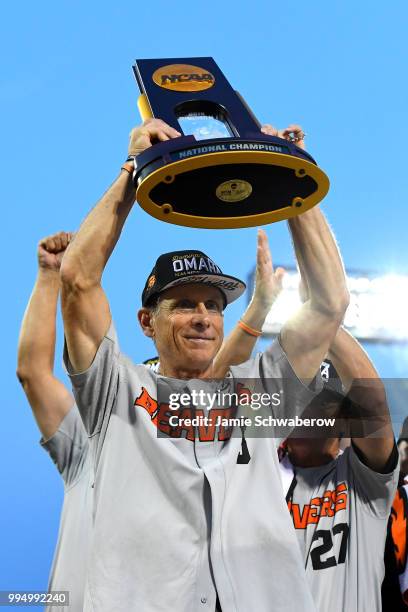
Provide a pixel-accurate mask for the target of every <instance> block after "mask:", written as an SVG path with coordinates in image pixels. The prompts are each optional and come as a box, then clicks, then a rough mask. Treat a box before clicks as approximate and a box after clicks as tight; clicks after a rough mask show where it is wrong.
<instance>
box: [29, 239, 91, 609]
mask: <svg viewBox="0 0 408 612" xmlns="http://www.w3.org/2000/svg"><path fill="white" fill-rule="evenodd" d="M71 239H72V234H71V233H70V232H58V233H57V234H53V235H52V236H47V237H46V238H43V239H42V240H40V242H39V243H38V249H37V258H38V273H37V279H36V282H35V285H34V288H33V291H32V294H31V297H30V301H29V302H28V305H27V308H26V311H25V314H24V318H23V322H22V325H21V331H20V338H19V342H18V364H17V376H18V379H19V381H20V383H21V385H22V387H23V390H24V393H25V394H26V397H27V400H28V402H29V404H30V406H31V409H32V411H33V415H34V418H35V420H36V422H37V425H38V428H39V430H40V432H41V434H42V438H41V441H40V443H41V445H42V447H43V448H44V449H45V450H46V451H47V453H48V454H49V456H50V458H51V459H52V461H53V462H54V464H55V466H56V468H57V470H58V472H59V474H60V475H61V478H62V481H63V484H64V501H63V506H62V512H61V519H60V527H59V533H58V540H57V545H56V549H55V554H54V560H53V563H52V568H51V574H50V578H49V585H48V590H49V591H69V606H55V607H54V606H52V605H50V606H48V607H47V610H48V611H51V610H55V611H59V612H63V611H64V610H70V611H71V612H80V610H82V607H83V594H84V586H85V577H86V560H87V556H88V544H89V539H90V534H91V524H92V523H91V515H92V482H93V473H92V465H91V461H90V450H89V449H90V447H89V443H88V435H87V433H86V431H85V428H84V426H83V424H82V420H81V418H80V415H79V412H78V408H77V406H76V404H75V401H74V398H73V396H72V394H71V392H70V391H69V390H68V389H67V388H66V387H65V385H64V384H63V383H62V382H61V381H60V380H58V378H56V376H55V375H54V353H55V340H56V316H57V303H58V295H59V291H60V278H59V270H60V265H61V260H62V257H63V255H64V252H65V249H66V248H67V246H68V244H69V243H70V241H71Z"/></svg>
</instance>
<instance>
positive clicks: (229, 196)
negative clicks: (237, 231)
mask: <svg viewBox="0 0 408 612" xmlns="http://www.w3.org/2000/svg"><path fill="white" fill-rule="evenodd" d="M134 182H135V186H136V188H137V191H136V199H137V201H138V202H139V204H140V206H141V207H142V208H143V209H144V210H145V211H146V212H147V213H149V214H150V215H152V216H153V217H156V219H159V220H160V221H166V222H168V223H174V224H176V225H182V226H188V227H201V228H212V229H217V228H218V229H226V228H238V227H251V226H257V225H265V224H268V223H274V222H276V221H281V220H283V219H288V218H290V217H294V216H296V215H299V214H301V213H303V212H305V211H306V210H309V209H310V208H312V207H313V206H315V205H316V204H317V203H318V202H320V201H321V200H322V199H323V198H324V197H325V195H326V194H327V192H328V189H329V180H328V178H327V176H326V174H325V173H324V172H323V171H322V170H321V169H320V168H319V167H318V166H317V165H316V162H315V161H314V159H313V158H312V157H311V156H310V155H309V154H308V153H307V152H306V151H303V150H302V149H300V148H298V147H296V146H295V145H294V144H293V143H289V142H287V141H286V140H283V139H281V138H278V137H275V136H266V135H263V134H262V135H260V136H258V137H257V138H256V139H242V138H231V137H229V138H218V139H214V138H212V139H210V140H200V141H197V140H196V139H195V138H194V137H193V136H184V137H180V138H175V139H172V140H169V141H166V142H163V143H160V144H156V145H154V146H153V147H151V148H149V149H147V150H146V151H145V152H143V153H142V154H140V155H139V156H138V158H137V169H136V171H135V175H134Z"/></svg>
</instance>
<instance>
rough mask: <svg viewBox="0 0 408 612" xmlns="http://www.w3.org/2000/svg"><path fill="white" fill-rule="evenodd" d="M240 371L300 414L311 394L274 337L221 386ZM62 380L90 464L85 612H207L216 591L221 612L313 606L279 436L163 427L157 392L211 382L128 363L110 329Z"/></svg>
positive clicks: (165, 408)
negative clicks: (91, 355) (284, 482)
mask: <svg viewBox="0 0 408 612" xmlns="http://www.w3.org/2000/svg"><path fill="white" fill-rule="evenodd" d="M65 357H66V356H65ZM66 361H67V360H66ZM67 368H68V371H69V370H70V366H69V363H68V361H67ZM238 376H239V377H241V378H242V377H258V378H259V377H262V382H263V384H264V385H265V388H267V389H268V390H269V392H271V391H273V390H274V391H277V392H279V393H281V396H283V397H284V398H285V397H286V399H287V401H286V403H285V400H283V403H282V405H280V406H279V408H278V409H277V411H278V413H280V414H285V411H286V410H289V408H290V409H291V411H292V415H293V414H295V413H301V412H302V410H303V409H304V407H305V405H306V404H307V403H308V402H309V401H310V399H311V398H312V397H314V393H313V392H312V391H311V390H310V389H309V388H307V387H305V386H304V385H303V384H302V383H301V382H300V381H299V380H298V379H297V378H296V376H295V375H294V373H293V371H292V369H291V367H290V365H289V363H288V361H287V359H286V356H285V354H284V353H283V351H282V349H281V347H280V345H279V343H278V342H275V343H274V344H273V345H272V347H271V348H270V349H269V350H268V351H267V352H266V353H264V354H263V355H262V356H261V355H258V356H257V357H256V358H255V359H253V360H250V361H249V362H247V363H245V364H242V365H241V366H238V367H237V368H233V376H232V377H231V378H230V379H229V381H227V382H226V385H228V384H231V385H233V384H234V381H235V380H236V379H237V377H238ZM266 377H269V379H268V380H267V378H266ZM282 377H285V379H283V378H282ZM71 380H72V383H73V387H74V393H75V396H76V400H77V403H78V406H79V409H80V412H81V414H82V417H83V420H84V424H85V427H86V429H87V431H88V434H89V436H90V441H91V445H92V457H93V462H94V465H95V468H96V474H95V489H94V495H95V498H94V504H95V507H94V525H93V530H94V531H93V542H92V550H91V553H90V561H89V571H88V579H87V586H86V593H85V605H84V610H85V611H87V612H88V611H91V610H92V611H93V612H104V611H106V612H111V611H112V610H126V611H127V612H132V611H134V612H140V611H141V610H143V612H160V611H162V612H169V610H175V611H177V612H196V611H197V612H198V611H200V612H205V611H210V612H214V610H215V604H216V592H218V596H219V599H220V603H221V607H222V609H223V610H224V611H226V612H238V611H239V612H248V610H256V612H270V611H271V609H272V607H273V609H274V610H276V611H281V610H282V611H283V610H284V611H285V612H291V611H293V612H295V611H296V612H298V611H299V610H302V611H303V612H309V611H311V610H315V606H314V603H313V600H312V597H311V595H310V592H309V589H308V587H307V583H306V579H305V572H304V568H303V563H302V558H301V555H300V550H299V546H298V544H297V541H296V535H295V531H294V529H293V525H292V523H291V520H290V515H289V513H288V512H287V508H286V504H285V500H284V497H283V495H282V486H281V482H280V476H279V466H278V457H277V452H276V449H277V445H276V440H275V439H273V438H272V437H271V435H269V436H263V437H262V436H261V437H257V438H255V437H253V438H247V439H244V438H243V437H242V436H241V432H240V428H238V432H237V433H238V435H237V437H234V436H232V437H229V436H226V435H225V431H224V430H222V427H215V428H214V427H211V426H209V427H206V426H202V427H198V429H196V430H195V431H196V433H197V432H198V434H197V435H198V436H199V437H198V439H197V437H195V436H194V435H192V430H191V428H190V427H189V426H186V427H172V426H171V425H170V422H169V419H170V416H171V415H172V412H171V410H169V404H168V403H166V401H162V400H161V399H160V398H159V396H158V394H161V395H160V397H161V398H163V397H166V393H167V398H168V397H169V394H170V393H173V392H175V391H177V392H180V391H183V392H184V391H189V392H190V393H192V392H193V391H194V390H196V391H197V390H199V389H201V390H202V389H205V390H206V391H208V392H209V393H210V392H214V388H215V387H214V385H215V384H216V385H217V386H219V384H220V383H219V382H218V383H215V382H213V381H203V380H200V381H198V380H191V381H178V380H175V379H169V378H165V377H163V376H160V375H157V374H156V373H154V372H153V371H152V370H150V369H147V368H146V367H145V366H142V365H140V366H138V365H134V364H133V363H132V362H130V360H128V359H127V358H126V357H124V356H123V355H122V354H121V353H120V351H119V347H118V343H117V340H116V334H115V332H114V329H113V326H111V328H110V330H109V332H108V333H107V335H106V337H105V338H104V340H103V342H102V343H101V346H100V347H99V350H98V352H97V354H96V356H95V359H94V361H93V363H92V365H91V367H90V368H89V369H88V370H87V371H85V372H83V373H79V374H71ZM188 410H189V408H185V411H187V412H188Z"/></svg>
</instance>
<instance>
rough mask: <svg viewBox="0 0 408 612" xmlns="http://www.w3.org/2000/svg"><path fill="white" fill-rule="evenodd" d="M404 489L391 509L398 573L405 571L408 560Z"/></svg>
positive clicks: (396, 497) (397, 495)
mask: <svg viewBox="0 0 408 612" xmlns="http://www.w3.org/2000/svg"><path fill="white" fill-rule="evenodd" d="M404 497H405V496H404V493H403V491H402V489H398V490H397V493H396V495H395V498H394V503H393V504H392V508H391V536H392V541H393V543H394V555H395V561H396V563H397V570H398V573H399V574H400V573H402V572H403V571H404V569H405V565H406V558H407V535H408V533H407V531H408V529H407V519H408V517H407V507H406V505H407V501H406V499H404Z"/></svg>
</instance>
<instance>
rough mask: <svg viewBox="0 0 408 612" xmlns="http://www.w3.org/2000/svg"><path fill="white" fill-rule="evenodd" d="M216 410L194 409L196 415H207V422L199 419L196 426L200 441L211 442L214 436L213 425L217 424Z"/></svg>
mask: <svg viewBox="0 0 408 612" xmlns="http://www.w3.org/2000/svg"><path fill="white" fill-rule="evenodd" d="M216 413H217V410H214V409H212V410H209V411H207V412H204V410H196V414H197V416H201V417H203V418H204V417H205V416H207V417H208V419H207V424H206V422H205V421H203V420H202V419H201V420H200V424H199V426H198V438H199V440H200V442H213V441H214V438H215V426H216V424H217V416H216Z"/></svg>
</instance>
